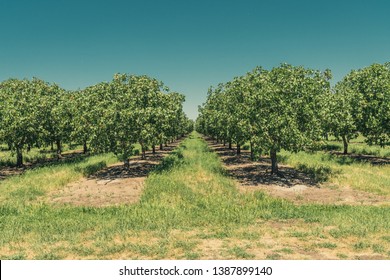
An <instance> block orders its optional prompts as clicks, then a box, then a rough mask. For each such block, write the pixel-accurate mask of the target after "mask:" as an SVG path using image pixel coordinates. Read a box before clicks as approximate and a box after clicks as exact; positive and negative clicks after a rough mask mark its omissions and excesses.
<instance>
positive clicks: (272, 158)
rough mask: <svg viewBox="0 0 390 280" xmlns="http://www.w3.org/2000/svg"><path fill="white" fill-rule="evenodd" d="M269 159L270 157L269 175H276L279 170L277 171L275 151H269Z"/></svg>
mask: <svg viewBox="0 0 390 280" xmlns="http://www.w3.org/2000/svg"><path fill="white" fill-rule="evenodd" d="M269 154H270V157H271V166H272V168H271V174H278V172H279V169H278V161H277V158H276V150H274V149H271V151H270V153H269Z"/></svg>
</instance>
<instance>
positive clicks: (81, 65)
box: [0, 0, 390, 118]
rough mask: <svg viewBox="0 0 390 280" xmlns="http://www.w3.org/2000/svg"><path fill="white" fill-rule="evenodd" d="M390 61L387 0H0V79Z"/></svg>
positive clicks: (206, 80)
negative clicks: (286, 64)
mask: <svg viewBox="0 0 390 280" xmlns="http://www.w3.org/2000/svg"><path fill="white" fill-rule="evenodd" d="M386 61H390V1H386V0H383V1H377V0H370V1H359V0H355V1H342V0H339V1H333V0H328V1H314V0H312V1H308V0H307V1H305V0H295V1H282V0H280V1H278V0H273V1H272V0H269V1H261V0H258V1H247V0H240V1H239V0H237V1H229V0H225V1H212V0H208V1H204V0H197V1H192V0H191V1H185V0H181V1H180V0H176V1H173V0H161V1H152V0H149V1H141V0H138V1H132V0H128V1H125V0H122V1H120V0H107V1H99V0H94V1H87V0H77V1H75V0H50V1H49V0H46V1H44V0H34V1H32V0H31V1H29V0H26V1H20V0H0V81H2V80H5V79H8V78H10V77H16V78H31V77H39V78H41V79H44V80H46V81H48V82H55V83H57V84H59V85H60V86H62V87H63V88H65V89H77V88H84V87H86V86H88V85H93V84H96V83H98V82H101V81H109V80H111V78H112V76H113V75H114V73H117V72H120V73H130V74H147V75H150V76H152V77H155V78H157V79H159V80H162V81H163V82H164V83H165V84H166V85H167V86H168V87H169V88H170V89H171V90H173V91H178V92H181V93H183V94H184V95H186V100H187V101H186V103H185V111H186V113H187V115H188V116H189V117H191V118H195V117H196V115H197V106H198V105H200V104H202V103H203V102H204V101H205V98H206V92H207V89H208V87H209V86H211V85H216V84H218V83H219V82H226V81H229V80H231V79H232V78H233V77H234V76H238V75H243V74H245V73H246V72H247V71H250V70H252V69H253V68H254V67H255V66H257V65H261V66H263V67H265V68H267V69H270V68H272V67H274V66H278V65H279V64H280V63H282V62H287V63H290V64H293V65H303V66H305V67H310V68H315V69H320V70H324V69H326V68H329V69H331V70H332V73H333V77H334V82H337V81H338V80H340V79H341V78H342V77H343V76H344V75H346V74H347V73H348V72H349V71H350V70H351V69H357V68H362V67H365V66H368V65H370V64H372V63H374V62H377V63H384V62H386Z"/></svg>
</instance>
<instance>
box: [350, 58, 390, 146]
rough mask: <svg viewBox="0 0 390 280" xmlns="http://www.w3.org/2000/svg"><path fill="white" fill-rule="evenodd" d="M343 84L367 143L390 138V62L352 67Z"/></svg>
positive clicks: (382, 141) (379, 142)
mask: <svg viewBox="0 0 390 280" xmlns="http://www.w3.org/2000/svg"><path fill="white" fill-rule="evenodd" d="M343 86H344V88H346V90H348V91H349V92H351V93H352V94H353V96H354V100H353V104H354V107H355V110H356V111H357V113H355V114H354V115H355V122H356V125H357V127H358V130H359V131H360V132H361V133H362V134H363V135H364V136H366V137H367V141H368V143H370V144H372V143H376V144H379V145H381V146H384V145H386V144H387V143H388V142H389V141H390V64H389V63H386V64H372V65H371V66H369V67H366V68H363V69H359V70H354V71H351V73H349V74H348V75H347V76H346V77H345V78H344V80H343Z"/></svg>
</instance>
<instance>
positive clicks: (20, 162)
mask: <svg viewBox="0 0 390 280" xmlns="http://www.w3.org/2000/svg"><path fill="white" fill-rule="evenodd" d="M16 166H17V167H22V166H23V152H22V148H21V147H16Z"/></svg>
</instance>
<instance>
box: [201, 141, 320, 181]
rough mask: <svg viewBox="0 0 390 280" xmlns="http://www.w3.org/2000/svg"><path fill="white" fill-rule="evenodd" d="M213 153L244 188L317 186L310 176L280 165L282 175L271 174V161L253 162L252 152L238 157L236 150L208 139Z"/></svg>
mask: <svg viewBox="0 0 390 280" xmlns="http://www.w3.org/2000/svg"><path fill="white" fill-rule="evenodd" d="M205 140H206V142H207V144H208V145H209V147H210V150H211V151H214V152H215V153H217V154H218V155H219V157H220V158H221V160H222V162H223V163H224V164H225V166H226V169H227V172H228V174H229V175H230V176H232V177H233V178H235V179H237V180H238V181H239V182H240V183H241V184H242V185H243V186H256V185H278V186H281V187H287V188H289V187H292V186H295V185H306V186H316V185H317V183H318V182H317V181H316V180H315V179H313V178H312V177H310V175H308V174H306V173H304V172H301V171H299V170H296V169H294V168H291V167H288V166H284V165H281V164H279V171H280V174H278V175H274V174H271V160H270V159H269V158H263V157H262V158H260V159H259V160H258V161H251V159H250V152H249V151H247V150H242V151H241V155H239V156H237V154H236V151H235V150H230V149H228V147H227V146H223V145H222V144H216V143H215V141H213V140H211V139H208V138H206V139H205Z"/></svg>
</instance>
